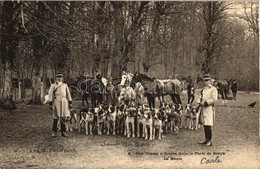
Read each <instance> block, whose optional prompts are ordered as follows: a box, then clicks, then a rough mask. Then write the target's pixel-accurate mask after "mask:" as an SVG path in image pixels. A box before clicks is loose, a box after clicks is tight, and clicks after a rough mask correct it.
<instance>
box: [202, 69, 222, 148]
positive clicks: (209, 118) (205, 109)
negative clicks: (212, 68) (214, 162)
mask: <svg viewBox="0 0 260 169" xmlns="http://www.w3.org/2000/svg"><path fill="white" fill-rule="evenodd" d="M203 82H204V88H203V89H202V91H201V95H200V101H199V105H200V106H201V112H200V119H199V122H200V124H202V125H203V126H204V132H205V140H204V141H202V142H199V144H205V145H206V146H207V147H209V146H212V142H211V139H212V126H213V123H214V118H215V107H214V103H215V102H216V101H217V99H218V90H217V88H216V87H214V86H213V85H212V83H211V78H210V75H209V74H205V75H204V76H203Z"/></svg>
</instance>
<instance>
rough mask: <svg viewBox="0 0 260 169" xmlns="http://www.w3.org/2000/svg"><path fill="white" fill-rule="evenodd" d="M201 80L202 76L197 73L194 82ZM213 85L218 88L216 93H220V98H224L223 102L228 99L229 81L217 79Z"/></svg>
mask: <svg viewBox="0 0 260 169" xmlns="http://www.w3.org/2000/svg"><path fill="white" fill-rule="evenodd" d="M202 81H203V78H202V77H201V76H200V75H198V76H197V79H196V83H197V84H198V83H199V82H202ZM213 85H214V86H215V87H216V88H217V89H218V93H219V94H220V95H221V99H222V100H224V102H225V100H227V99H228V95H229V86H230V83H229V82H228V81H227V80H220V79H217V80H215V81H214V83H213Z"/></svg>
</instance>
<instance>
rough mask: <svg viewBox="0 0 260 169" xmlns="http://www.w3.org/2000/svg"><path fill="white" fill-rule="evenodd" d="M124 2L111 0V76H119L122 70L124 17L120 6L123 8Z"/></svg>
mask: <svg viewBox="0 0 260 169" xmlns="http://www.w3.org/2000/svg"><path fill="white" fill-rule="evenodd" d="M123 3H124V2H115V1H113V3H112V4H113V7H114V18H115V22H114V25H115V26H114V27H115V29H114V31H115V46H114V52H113V54H114V55H113V57H112V71H111V73H112V76H113V77H120V76H121V72H122V70H121V69H122V67H121V63H120V62H122V59H123V50H124V39H123V34H124V31H123V30H124V17H123V16H122V15H123V13H122V8H123Z"/></svg>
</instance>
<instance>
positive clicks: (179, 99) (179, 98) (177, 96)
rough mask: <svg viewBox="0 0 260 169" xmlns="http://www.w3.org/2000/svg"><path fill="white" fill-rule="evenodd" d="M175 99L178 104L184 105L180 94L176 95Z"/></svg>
mask: <svg viewBox="0 0 260 169" xmlns="http://www.w3.org/2000/svg"><path fill="white" fill-rule="evenodd" d="M175 98H176V99H177V104H182V102H181V96H180V95H179V94H175Z"/></svg>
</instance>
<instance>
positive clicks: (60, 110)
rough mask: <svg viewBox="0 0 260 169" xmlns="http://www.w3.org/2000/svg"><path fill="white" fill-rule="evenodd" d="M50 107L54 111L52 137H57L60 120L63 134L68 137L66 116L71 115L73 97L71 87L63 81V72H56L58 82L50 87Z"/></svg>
mask: <svg viewBox="0 0 260 169" xmlns="http://www.w3.org/2000/svg"><path fill="white" fill-rule="evenodd" d="M49 108H50V109H51V110H52V111H53V125H52V137H57V124H58V120H60V125H61V126H60V128H61V136H63V137H67V134H66V123H65V122H66V118H68V117H70V112H69V109H71V108H72V99H71V94H70V91H69V87H68V85H67V84H66V83H63V74H61V73H57V74H56V82H55V83H53V84H52V85H51V87H50V89H49Z"/></svg>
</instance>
